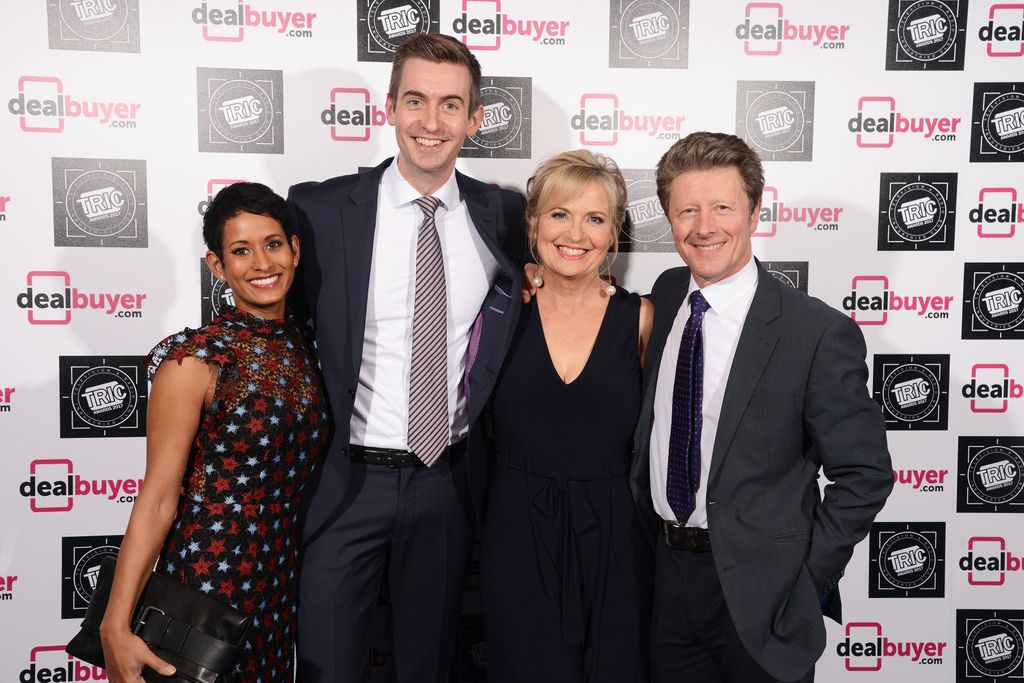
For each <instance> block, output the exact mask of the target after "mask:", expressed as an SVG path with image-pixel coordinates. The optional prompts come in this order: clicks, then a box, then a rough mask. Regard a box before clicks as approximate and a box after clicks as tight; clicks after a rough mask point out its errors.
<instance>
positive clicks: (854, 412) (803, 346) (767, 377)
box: [630, 265, 893, 680]
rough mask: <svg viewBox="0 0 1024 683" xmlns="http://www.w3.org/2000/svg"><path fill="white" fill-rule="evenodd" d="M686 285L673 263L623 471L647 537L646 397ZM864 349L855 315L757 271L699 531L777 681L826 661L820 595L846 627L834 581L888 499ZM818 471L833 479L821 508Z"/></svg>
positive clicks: (661, 283)
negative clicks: (628, 465) (632, 447)
mask: <svg viewBox="0 0 1024 683" xmlns="http://www.w3.org/2000/svg"><path fill="white" fill-rule="evenodd" d="M689 280H690V271H689V269H688V268H675V269H672V270H669V271H666V272H665V273H663V274H662V275H661V276H660V277H659V278H658V281H657V282H656V283H655V285H654V290H653V292H652V300H653V301H654V304H655V314H654V327H653V330H652V332H651V339H650V343H649V347H648V351H647V359H646V364H645V368H646V369H645V371H644V398H643V405H642V409H641V413H640V418H639V422H638V425H637V436H636V457H635V459H634V462H633V469H632V472H631V476H630V484H631V486H632V488H633V494H634V496H635V497H636V501H637V504H638V506H639V507H640V509H641V512H642V513H643V514H644V516H645V517H646V518H647V519H648V521H649V522H650V524H651V525H652V528H653V527H654V526H656V525H657V524H658V520H659V519H660V518H658V516H657V515H656V513H655V512H654V508H653V504H652V501H651V493H650V437H651V426H652V423H653V407H654V394H655V389H656V387H657V385H658V382H659V381H661V382H665V381H668V382H671V381H672V380H673V378H671V377H666V378H661V377H658V370H659V367H660V365H661V356H662V351H663V350H664V348H665V339H666V337H667V336H668V333H669V330H670V329H671V327H672V322H673V321H674V320H675V318H676V315H677V313H678V311H679V308H680V306H681V305H682V303H683V301H684V300H685V297H686V294H687V288H688V286H689ZM709 343H714V340H713V339H712V340H709ZM865 353H866V348H865V345H864V338H863V335H862V334H861V332H860V329H859V328H858V327H857V325H856V324H855V323H854V322H853V321H852V320H850V319H849V318H848V317H846V316H844V315H842V314H841V313H839V312H838V311H836V310H834V309H832V308H830V307H828V306H827V305H825V304H824V303H822V302H821V301H819V300H818V299H814V298H811V297H809V296H807V295H806V294H804V293H802V292H800V291H798V290H795V289H793V288H791V287H785V286H783V285H781V284H780V283H779V282H778V281H777V280H776V279H775V278H774V277H772V276H771V275H770V274H768V273H767V271H765V270H764V268H762V267H760V265H759V266H758V282H757V289H756V291H755V294H754V299H753V302H752V303H751V306H750V310H749V312H748V313H747V318H746V320H745V322H744V324H743V328H742V331H741V333H740V338H739V343H738V345H737V348H736V355H735V358H734V359H733V364H732V368H731V370H730V373H729V380H728V383H727V385H726V390H725V396H724V399H723V402H722V413H721V418H720V422H719V427H718V432H717V434H716V435H715V448H714V453H713V454H712V455H711V472H710V477H709V481H708V490H707V504H708V528H709V531H710V534H711V545H712V552H713V553H714V556H715V565H716V566H717V569H718V575H719V578H720V580H721V584H722V590H723V593H724V596H725V601H726V604H727V606H728V608H729V614H730V615H731V617H732V619H733V622H734V623H735V625H736V629H737V631H738V632H739V635H740V638H741V640H742V641H743V644H744V646H745V647H746V648H747V650H748V652H750V654H751V655H752V656H753V657H754V659H755V660H756V661H757V662H758V663H759V664H760V665H761V666H762V667H763V668H764V669H765V670H766V671H768V672H769V673H770V674H772V675H773V676H775V677H776V678H779V679H782V680H792V679H796V678H799V677H801V676H803V675H804V674H806V673H807V671H809V670H810V668H811V667H812V666H813V665H814V663H815V662H816V661H817V659H818V657H819V656H820V655H821V652H822V650H823V649H824V647H825V628H824V625H823V624H822V620H821V614H822V612H823V609H822V601H823V600H826V603H825V609H824V612H825V614H826V615H828V616H830V617H832V618H834V619H835V620H836V621H841V619H842V614H841V603H840V600H839V590H838V582H839V579H840V577H841V576H842V575H843V570H844V568H845V567H846V564H847V562H848V561H849V559H850V556H851V554H852V553H853V547H854V546H855V545H856V544H857V542H858V541H860V540H861V539H862V538H863V537H864V536H865V535H866V534H867V532H868V530H869V528H870V526H871V523H872V521H873V520H874V518H875V515H876V514H877V513H878V511H879V510H880V509H881V508H882V505H883V504H884V503H885V499H886V497H887V496H888V495H889V492H890V491H891V490H892V485H893V475H892V464H891V462H890V458H889V452H888V449H887V447H886V438H885V424H884V422H883V419H882V413H881V410H880V408H879V406H878V404H877V403H875V401H874V400H872V398H871V397H870V396H869V394H868V391H867V388H866V383H867V376H868V372H867V366H866V365H865V362H864V358H865ZM819 469H820V470H822V471H823V472H824V474H825V476H826V477H827V478H828V479H829V480H831V482H832V483H831V484H829V486H828V487H827V488H826V489H825V495H824V499H821V496H820V494H819V489H818V482H817V477H818V471H819ZM658 542H660V541H658ZM683 580H685V579H683ZM657 599H658V596H657V595H656V596H655V600H657Z"/></svg>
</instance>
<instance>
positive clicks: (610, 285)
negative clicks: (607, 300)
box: [598, 264, 615, 296]
mask: <svg viewBox="0 0 1024 683" xmlns="http://www.w3.org/2000/svg"><path fill="white" fill-rule="evenodd" d="M605 265H606V267H607V264H605ZM598 277H599V278H601V280H603V281H604V282H606V283H607V284H606V285H604V287H603V288H604V291H605V292H606V293H607V294H608V296H615V283H614V282H612V271H611V268H610V267H609V268H608V271H607V272H606V273H605V274H604V275H601V274H600V273H598Z"/></svg>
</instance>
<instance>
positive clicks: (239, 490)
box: [147, 308, 328, 683]
mask: <svg viewBox="0 0 1024 683" xmlns="http://www.w3.org/2000/svg"><path fill="white" fill-rule="evenodd" d="M186 357H192V358H196V359H198V360H200V361H202V362H204V363H208V364H210V365H212V366H213V367H215V368H216V369H217V386H216V389H215V390H214V394H213V401H212V405H211V406H210V409H209V410H206V411H204V413H203V416H202V420H201V423H200V425H199V430H198V432H197V433H196V438H195V441H194V442H193V444H192V449H191V452H190V453H189V459H188V465H187V467H186V470H185V477H184V481H183V489H184V494H183V495H182V496H181V498H180V499H179V503H178V516H177V518H176V519H175V521H174V524H173V526H172V527H171V530H170V533H169V534H168V535H167V539H166V540H165V541H164V545H163V549H162V550H161V552H160V559H159V561H158V562H157V571H161V572H164V573H166V574H168V575H170V576H172V577H174V578H176V579H178V580H179V581H181V582H182V583H184V584H187V585H189V586H193V587H195V588H197V589H199V590H201V591H203V592H204V593H208V594H210V595H214V596H216V597H218V598H220V599H222V600H224V601H225V602H227V603H229V604H231V605H232V606H234V607H236V608H237V609H240V610H242V611H244V612H246V613H248V614H250V615H252V617H253V628H252V630H251V631H250V633H249V639H248V642H247V643H246V646H245V652H244V654H243V657H242V661H241V663H240V665H239V667H238V668H237V669H236V670H235V676H236V679H237V680H238V681H239V683H276V682H282V683H283V682H285V681H287V682H288V683H291V681H292V679H293V674H292V668H293V660H294V643H295V619H296V605H295V601H296V597H297V594H298V571H297V562H296V554H297V551H298V540H299V537H298V528H297V518H298V511H299V494H300V491H301V489H302V485H303V483H304V482H305V481H306V479H307V477H308V476H309V474H310V471H311V470H312V468H313V465H314V463H315V462H316V460H317V456H318V454H319V453H320V450H321V448H322V447H323V446H324V444H325V442H326V439H327V434H328V418H327V410H326V406H325V402H324V397H323V393H322V390H321V386H320V380H319V376H318V369H317V362H316V357H315V352H314V349H313V343H312V341H311V337H310V336H309V335H307V334H305V333H304V331H303V329H300V328H299V326H298V325H296V324H295V323H294V321H292V320H267V319H263V318H259V317H256V316H254V315H250V314H248V313H245V312H243V311H240V310H238V309H233V308H232V309H228V310H226V311H225V312H224V313H223V314H222V315H220V316H218V317H216V318H214V320H213V321H211V322H210V324H209V325H206V326H204V327H202V328H201V329H198V330H193V329H188V328H186V329H185V330H183V331H182V332H179V333H178V334H174V335H171V336H170V337H168V338H167V339H165V340H164V341H163V342H161V343H160V344H158V345H157V346H156V347H155V348H154V349H153V351H152V352H151V353H150V356H149V358H148V359H147V360H148V370H149V378H150V380H151V381H152V379H153V377H154V376H155V374H156V371H157V369H158V368H159V366H160V363H161V362H163V361H166V360H167V359H171V360H174V361H177V362H178V363H181V361H182V360H183V359H185V358H186Z"/></svg>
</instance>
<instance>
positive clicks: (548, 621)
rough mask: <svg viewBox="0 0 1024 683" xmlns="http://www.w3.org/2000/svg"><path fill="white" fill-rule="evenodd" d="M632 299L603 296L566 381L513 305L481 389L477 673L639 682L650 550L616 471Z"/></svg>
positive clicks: (627, 447) (622, 461)
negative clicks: (480, 648)
mask: <svg viewBox="0 0 1024 683" xmlns="http://www.w3.org/2000/svg"><path fill="white" fill-rule="evenodd" d="M639 315H640V298H639V297H638V296H637V295H635V294H629V293H627V292H625V291H624V290H622V289H619V290H618V291H617V293H616V294H615V295H614V296H613V297H612V298H611V299H610V300H609V302H608V308H607V310H606V312H605V316H604V319H603V321H602V322H601V326H600V330H599V332H598V335H597V338H596V340H595V342H594V347H593V350H592V351H591V354H590V358H589V359H588V360H587V363H586V365H585V366H584V369H583V371H582V372H581V373H580V375H579V377H577V378H576V379H575V380H574V381H572V382H571V383H569V384H565V383H564V382H563V381H562V379H561V377H560V376H559V375H558V373H557V371H556V370H555V367H554V365H553V364H552V362H551V357H550V355H549V353H548V348H547V344H546V342H545V340H544V332H543V328H542V326H541V320H540V315H539V312H538V310H537V306H536V304H535V303H531V304H529V305H526V306H524V307H523V313H522V317H521V318H520V321H519V324H518V327H517V330H516V333H515V337H514V338H513V342H512V348H511V350H510V352H509V355H508V357H507V359H506V361H505V366H504V367H503V369H502V372H501V374H500V376H499V378H498V382H497V385H496V388H495V393H494V398H493V414H494V430H495V440H496V450H497V464H496V469H495V475H494V480H493V482H492V484H491V490H490V494H489V498H488V504H487V512H486V517H485V522H484V529H483V537H482V540H481V558H480V561H481V565H480V571H481V599H482V604H483V617H484V635H485V637H486V657H487V676H488V679H487V680H488V681H489V683H504V682H509V683H513V682H515V683H526V682H529V683H539V682H543V681H551V682H552V683H554V682H557V683H573V682H575V681H579V682H583V681H586V682H587V683H602V682H605V681H607V682H608V683H628V682H629V681H637V682H639V681H644V682H646V681H648V680H649V675H648V632H649V622H650V618H651V612H650V609H651V607H650V600H651V582H652V572H653V569H652V554H651V549H650V545H649V541H647V540H646V537H647V534H645V533H644V531H643V528H642V525H641V523H640V520H639V518H638V516H637V512H636V508H635V507H634V503H633V498H632V495H631V493H630V490H629V486H628V481H627V476H628V471H629V464H630V459H631V457H632V453H633V430H634V428H635V426H636V421H637V417H638V415H639V412H640V401H641V367H640V362H639V360H638V356H637V331H638V326H639Z"/></svg>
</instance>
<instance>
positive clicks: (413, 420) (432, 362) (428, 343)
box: [408, 197, 451, 467]
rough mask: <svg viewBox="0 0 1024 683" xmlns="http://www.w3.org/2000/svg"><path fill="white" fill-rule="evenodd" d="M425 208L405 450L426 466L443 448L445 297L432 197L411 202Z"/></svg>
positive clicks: (418, 246)
mask: <svg viewBox="0 0 1024 683" xmlns="http://www.w3.org/2000/svg"><path fill="white" fill-rule="evenodd" d="M415 203H416V205H417V206H419V207H420V209H422V210H423V223H421V224H420V229H419V233H418V234H417V237H416V290H415V295H414V297H413V315H412V359H411V368H410V371H409V435H408V438H409V450H410V451H412V452H413V453H415V454H416V457H418V458H419V459H420V460H422V461H423V464H424V465H426V466H427V467H430V466H431V465H433V464H434V463H435V462H436V461H437V459H438V458H439V457H441V454H442V453H443V452H444V450H445V448H447V447H448V439H449V435H450V434H451V429H450V427H449V425H448V306H447V303H448V297H447V296H446V293H445V281H444V260H443V257H442V254H441V238H440V236H438V234H437V224H436V223H435V221H434V214H435V212H436V211H437V208H438V207H439V206H440V205H441V200H440V199H438V198H436V197H420V198H419V199H417V200H415Z"/></svg>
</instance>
